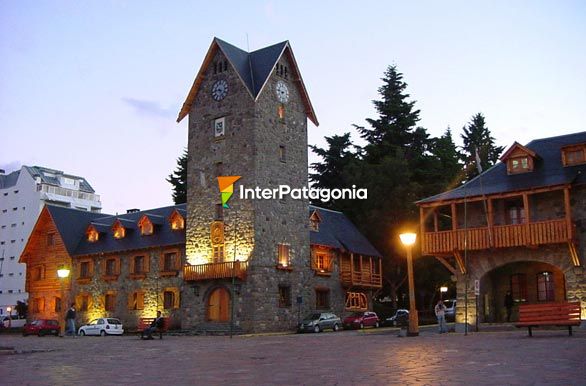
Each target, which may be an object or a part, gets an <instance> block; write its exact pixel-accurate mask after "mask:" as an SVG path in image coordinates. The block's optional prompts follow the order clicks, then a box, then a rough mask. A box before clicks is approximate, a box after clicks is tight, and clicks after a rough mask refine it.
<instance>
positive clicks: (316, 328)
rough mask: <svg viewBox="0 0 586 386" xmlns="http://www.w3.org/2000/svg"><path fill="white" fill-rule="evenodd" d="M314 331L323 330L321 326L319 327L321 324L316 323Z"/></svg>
mask: <svg viewBox="0 0 586 386" xmlns="http://www.w3.org/2000/svg"><path fill="white" fill-rule="evenodd" d="M313 332H321V328H320V327H319V324H316V325H315V327H314V328H313Z"/></svg>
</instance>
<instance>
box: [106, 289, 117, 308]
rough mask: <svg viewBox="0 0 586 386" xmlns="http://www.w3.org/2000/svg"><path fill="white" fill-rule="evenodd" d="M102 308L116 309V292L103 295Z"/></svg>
mask: <svg viewBox="0 0 586 386" xmlns="http://www.w3.org/2000/svg"><path fill="white" fill-rule="evenodd" d="M104 309H105V310H106V311H115V310H116V294H115V293H114V292H108V293H107V294H106V296H105V297H104Z"/></svg>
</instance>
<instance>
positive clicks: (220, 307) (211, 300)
mask: <svg viewBox="0 0 586 386" xmlns="http://www.w3.org/2000/svg"><path fill="white" fill-rule="evenodd" d="M229 312H230V293H229V292H228V290H227V289H226V288H224V287H218V288H215V289H214V290H213V291H212V292H211V293H210V295H209V296H208V301H207V303H206V315H207V320H208V321H210V322H227V321H228V320H230V317H229Z"/></svg>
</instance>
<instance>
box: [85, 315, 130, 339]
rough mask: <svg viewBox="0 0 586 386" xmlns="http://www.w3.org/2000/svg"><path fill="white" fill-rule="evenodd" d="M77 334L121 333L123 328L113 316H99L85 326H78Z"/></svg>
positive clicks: (103, 334)
mask: <svg viewBox="0 0 586 386" xmlns="http://www.w3.org/2000/svg"><path fill="white" fill-rule="evenodd" d="M78 334H79V335H81V336H84V335H101V336H106V335H122V334H124V329H123V328H122V322H121V321H120V319H115V318H99V319H94V320H92V321H91V322H89V323H88V324H86V325H85V326H81V327H80V328H79V331H78Z"/></svg>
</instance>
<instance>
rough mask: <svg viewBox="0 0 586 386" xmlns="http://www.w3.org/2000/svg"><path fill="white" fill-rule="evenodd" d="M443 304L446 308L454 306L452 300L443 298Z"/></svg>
mask: <svg viewBox="0 0 586 386" xmlns="http://www.w3.org/2000/svg"><path fill="white" fill-rule="evenodd" d="M444 305H445V306H446V307H447V308H452V307H453V306H454V301H453V300H444Z"/></svg>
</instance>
